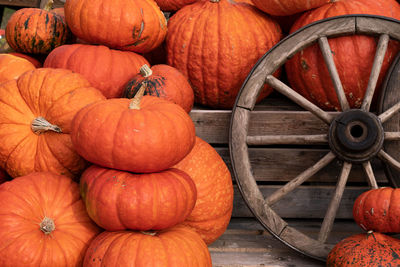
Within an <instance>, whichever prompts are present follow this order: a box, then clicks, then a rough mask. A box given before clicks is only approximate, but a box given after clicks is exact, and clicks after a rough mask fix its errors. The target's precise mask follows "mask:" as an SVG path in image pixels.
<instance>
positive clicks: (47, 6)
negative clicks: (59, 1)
mask: <svg viewBox="0 0 400 267" xmlns="http://www.w3.org/2000/svg"><path fill="white" fill-rule="evenodd" d="M53 4H54V0H48V1H47V2H46V4H45V5H44V6H42V9H43V10H45V11H50V10H52V9H53Z"/></svg>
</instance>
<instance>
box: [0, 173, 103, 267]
mask: <svg viewBox="0 0 400 267" xmlns="http://www.w3.org/2000/svg"><path fill="white" fill-rule="evenodd" d="M0 214H1V216H0V229H1V231H0V238H1V242H0V266H2V267H15V266H82V262H83V258H84V255H85V252H86V249H87V247H88V246H89V243H90V242H91V241H92V239H93V238H94V237H95V236H96V235H97V234H98V233H99V232H100V229H99V228H98V227H97V226H96V225H95V224H94V223H93V222H92V221H91V220H90V218H89V216H88V215H87V213H86V210H85V206H84V204H83V202H82V200H81V199H80V197H79V189H78V185H77V184H76V183H75V182H73V181H72V180H71V179H70V178H68V177H66V176H61V175H56V174H53V173H50V172H36V173H31V174H29V175H26V176H22V177H18V178H15V179H13V180H12V181H10V182H6V183H4V184H2V185H0Z"/></svg>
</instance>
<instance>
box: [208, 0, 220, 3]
mask: <svg viewBox="0 0 400 267" xmlns="http://www.w3.org/2000/svg"><path fill="white" fill-rule="evenodd" d="M210 2H211V3H219V0H210Z"/></svg>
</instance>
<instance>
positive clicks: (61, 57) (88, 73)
mask: <svg viewBox="0 0 400 267" xmlns="http://www.w3.org/2000/svg"><path fill="white" fill-rule="evenodd" d="M143 64H148V62H147V60H146V59H145V58H144V57H143V56H141V55H139V54H136V53H134V52H130V51H119V50H114V49H109V48H108V47H106V46H103V45H85V44H72V45H63V46H60V47H57V48H56V49H54V50H53V51H52V52H51V53H50V54H49V55H48V56H47V58H46V60H45V62H44V67H48V68H62V69H69V70H72V71H74V72H77V73H80V74H82V75H83V76H84V77H85V78H86V79H87V80H88V81H89V82H90V83H91V84H92V86H93V87H95V88H97V89H99V90H100V91H101V92H102V93H103V94H104V95H105V96H106V97H107V98H113V97H120V96H121V94H122V92H123V90H124V86H125V84H126V83H127V82H128V81H129V79H130V78H132V76H134V75H136V74H137V73H138V72H139V69H140V67H141V66H142V65H143Z"/></svg>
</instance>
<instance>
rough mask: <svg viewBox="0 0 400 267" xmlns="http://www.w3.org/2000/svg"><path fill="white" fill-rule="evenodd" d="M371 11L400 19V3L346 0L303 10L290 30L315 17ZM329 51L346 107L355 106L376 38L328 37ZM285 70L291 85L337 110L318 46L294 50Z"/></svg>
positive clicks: (389, 56)
mask: <svg viewBox="0 0 400 267" xmlns="http://www.w3.org/2000/svg"><path fill="white" fill-rule="evenodd" d="M346 14H372V15H383V16H388V17H393V18H397V19H400V5H399V4H398V3H397V2H395V1H394V0H385V1H365V0H362V1H361V0H348V1H338V2H334V3H330V4H326V5H324V6H322V7H320V8H317V9H314V10H311V11H309V12H306V13H304V14H303V15H302V16H301V17H300V18H299V19H298V20H297V21H296V22H295V24H294V25H293V27H292V30H291V31H292V32H293V31H295V30H297V29H299V28H300V27H302V26H305V25H307V24H309V23H311V22H314V21H316V20H320V19H324V18H328V17H333V16H339V15H346ZM329 45H330V47H331V51H332V55H333V58H334V62H335V65H336V68H337V70H338V73H339V77H340V79H341V82H342V85H343V89H344V92H345V94H346V97H347V100H348V102H349V105H350V107H352V108H359V107H360V106H361V103H362V100H363V98H364V94H365V89H366V88H367V84H368V79H369V74H370V71H371V68H372V64H373V59H374V56H375V51H376V45H377V39H376V38H374V37H370V36H366V35H355V36H344V37H338V38H329ZM397 51H399V46H398V44H396V43H395V42H392V41H391V42H389V47H388V51H387V53H386V56H385V59H384V61H383V65H382V69H381V74H380V77H379V80H378V84H377V89H378V90H376V95H377V94H379V87H380V84H381V82H382V79H383V77H384V74H385V73H386V70H387V69H388V67H389V65H390V64H391V62H392V61H393V59H394V57H395V55H396V54H397ZM285 67H286V73H287V76H288V80H289V82H290V85H291V86H292V88H293V89H295V90H296V91H298V92H299V93H300V94H301V95H303V96H304V97H306V98H307V99H308V100H310V101H312V102H314V103H315V104H317V105H318V106H319V107H321V108H323V109H325V110H340V105H339V102H338V98H337V96H336V91H335V89H334V86H333V83H332V81H331V77H330V75H329V72H328V69H327V67H326V65H325V63H324V59H323V56H322V53H321V51H320V49H319V46H318V45H317V44H316V45H312V46H310V47H308V48H306V49H304V50H303V51H302V52H301V53H297V54H296V55H295V56H294V57H293V58H292V59H291V60H289V61H288V62H287V63H286V64H285Z"/></svg>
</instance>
